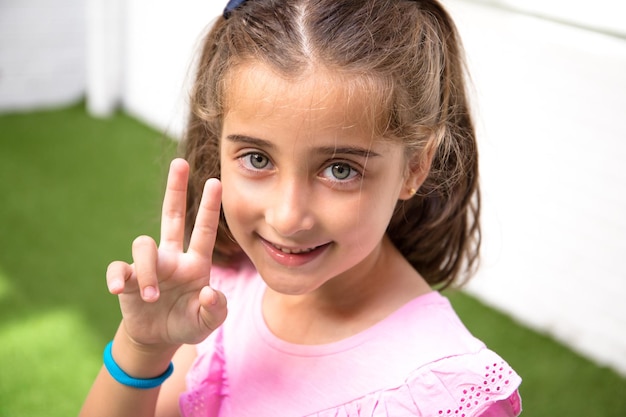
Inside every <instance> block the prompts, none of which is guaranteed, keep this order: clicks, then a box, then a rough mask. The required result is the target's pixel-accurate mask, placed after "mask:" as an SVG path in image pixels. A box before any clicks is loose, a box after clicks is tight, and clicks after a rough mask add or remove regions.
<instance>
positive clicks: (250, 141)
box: [226, 135, 380, 158]
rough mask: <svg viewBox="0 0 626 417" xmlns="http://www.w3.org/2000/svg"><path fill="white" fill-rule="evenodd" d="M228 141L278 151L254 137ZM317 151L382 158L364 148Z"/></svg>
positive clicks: (269, 143) (237, 136)
mask: <svg viewBox="0 0 626 417" xmlns="http://www.w3.org/2000/svg"><path fill="white" fill-rule="evenodd" d="M226 139H227V140H229V141H231V142H233V143H245V144H249V145H252V146H256V147H259V148H266V149H276V145H274V144H273V143H272V142H270V141H268V140H265V139H259V138H253V137H250V136H246V135H228V136H226ZM315 150H316V151H320V152H321V153H323V154H326V155H331V156H332V155H355V156H361V157H363V158H370V157H376V156H380V154H379V153H377V152H374V151H373V150H371V149H368V148H363V147H360V146H322V147H319V148H315Z"/></svg>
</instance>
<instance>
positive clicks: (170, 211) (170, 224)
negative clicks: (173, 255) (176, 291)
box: [159, 158, 189, 252]
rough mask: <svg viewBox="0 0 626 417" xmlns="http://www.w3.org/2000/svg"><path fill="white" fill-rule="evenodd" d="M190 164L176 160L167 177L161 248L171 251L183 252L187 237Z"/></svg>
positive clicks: (171, 165)
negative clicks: (186, 220) (186, 210)
mask: <svg viewBox="0 0 626 417" xmlns="http://www.w3.org/2000/svg"><path fill="white" fill-rule="evenodd" d="M188 177H189V164H187V161H185V160H184V159H180V158H177V159H174V160H173V161H172V163H171V164H170V171H169V174H168V176H167V186H166V188H165V197H163V210H162V212H161V241H160V243H159V245H160V246H162V247H166V248H168V249H171V250H175V251H180V252H182V250H183V238H184V235H185V214H186V213H185V207H186V206H187V179H188Z"/></svg>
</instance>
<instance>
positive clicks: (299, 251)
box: [260, 237, 332, 267]
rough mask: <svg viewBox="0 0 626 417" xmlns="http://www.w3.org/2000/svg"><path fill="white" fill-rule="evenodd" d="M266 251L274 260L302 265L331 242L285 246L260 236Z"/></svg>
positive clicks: (324, 249)
mask: <svg viewBox="0 0 626 417" xmlns="http://www.w3.org/2000/svg"><path fill="white" fill-rule="evenodd" d="M260 239H261V242H262V243H263V246H264V247H265V251H266V253H267V254H268V255H269V256H270V258H272V259H273V260H274V261H275V262H277V263H279V264H281V265H283V266H289V267H296V266H302V265H304V264H307V263H309V262H311V261H313V260H315V259H317V258H318V257H319V256H321V255H322V254H323V253H324V252H325V251H326V249H327V248H328V247H329V246H330V245H331V243H332V242H328V243H324V244H322V245H317V246H306V247H287V246H282V245H279V244H277V243H273V242H270V241H268V240H266V239H263V238H262V237H261V238H260Z"/></svg>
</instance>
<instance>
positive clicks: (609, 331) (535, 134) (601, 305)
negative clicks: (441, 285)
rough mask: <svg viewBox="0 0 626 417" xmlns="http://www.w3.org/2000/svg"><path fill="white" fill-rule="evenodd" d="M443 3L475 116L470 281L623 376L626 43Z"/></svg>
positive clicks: (475, 289) (490, 299)
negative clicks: (454, 26)
mask: <svg viewBox="0 0 626 417" xmlns="http://www.w3.org/2000/svg"><path fill="white" fill-rule="evenodd" d="M449 3H450V6H451V9H452V11H453V14H454V16H455V18H456V20H457V23H458V25H459V27H460V31H461V33H462V35H463V37H464V41H465V45H466V50H467V54H468V58H469V61H470V67H471V70H472V72H473V77H474V84H475V90H476V96H477V103H478V105H479V108H478V111H479V114H480V116H479V118H478V129H479V133H480V134H479V137H480V145H481V148H480V149H481V152H482V154H481V164H482V165H481V168H482V184H483V188H484V190H483V191H484V203H485V204H484V213H483V225H484V260H483V267H482V269H481V270H480V273H479V274H478V276H477V277H476V279H475V280H474V281H473V282H472V283H471V285H470V287H469V290H470V291H471V292H472V293H474V294H475V295H476V296H478V297H479V298H481V299H483V300H485V301H486V302H487V303H488V304H491V305H492V306H495V307H497V308H499V309H501V310H504V311H507V312H509V313H510V314H512V315H513V316H515V317H516V318H517V319H519V321H521V322H523V323H524V324H527V325H529V326H531V327H534V328H536V329H540V330H542V331H544V332H547V333H549V334H551V335H553V336H555V337H556V338H557V339H559V340H561V341H562V342H564V343H565V344H567V345H569V346H571V347H573V348H574V349H575V350H577V351H579V352H581V353H583V354H585V355H586V356H588V357H591V358H593V359H595V360H597V361H598V362H600V363H603V364H607V365H610V366H612V367H613V368H615V369H617V370H618V371H620V372H621V373H622V374H624V375H626V304H625V303H624V299H626V272H625V269H624V267H623V259H624V258H622V256H623V252H624V249H626V220H624V213H626V194H625V191H626V172H625V171H624V170H623V169H622V167H623V162H622V161H623V159H624V157H625V156H626V142H625V139H626V125H625V124H624V123H623V120H624V116H626V76H625V74H626V41H624V40H622V39H617V38H612V37H608V36H604V35H600V34H594V33H591V32H586V31H580V30H578V29H575V28H572V27H568V26H564V25H559V24H554V23H551V22H548V21H545V20H539V19H535V18H532V17H528V16H520V15H515V14H511V13H507V12H503V11H502V10H497V9H492V8H484V7H476V6H474V5H470V4H467V3H461V2H449Z"/></svg>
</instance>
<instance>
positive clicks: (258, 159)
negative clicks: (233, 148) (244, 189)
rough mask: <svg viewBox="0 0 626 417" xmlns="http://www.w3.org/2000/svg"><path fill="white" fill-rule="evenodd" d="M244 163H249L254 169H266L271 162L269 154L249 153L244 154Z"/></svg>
mask: <svg viewBox="0 0 626 417" xmlns="http://www.w3.org/2000/svg"><path fill="white" fill-rule="evenodd" d="M243 161H244V164H246V165H249V166H250V167H251V168H253V169H265V168H267V166H268V165H269V164H270V160H269V158H268V157H267V156H265V155H263V154H261V153H249V154H247V155H244V156H243Z"/></svg>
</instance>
